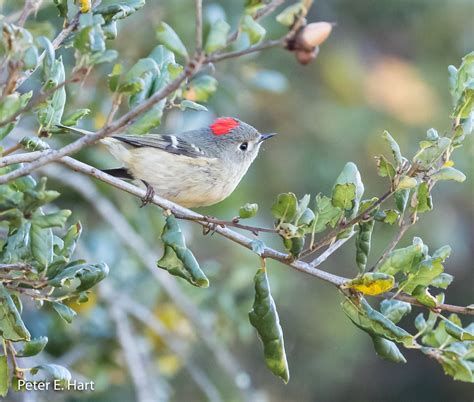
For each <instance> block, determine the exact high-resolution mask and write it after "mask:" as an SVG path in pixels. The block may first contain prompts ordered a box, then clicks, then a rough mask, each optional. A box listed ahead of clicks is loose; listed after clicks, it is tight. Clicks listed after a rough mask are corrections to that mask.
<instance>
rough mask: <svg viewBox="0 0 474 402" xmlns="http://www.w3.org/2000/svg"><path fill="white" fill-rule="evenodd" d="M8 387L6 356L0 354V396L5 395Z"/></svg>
mask: <svg viewBox="0 0 474 402" xmlns="http://www.w3.org/2000/svg"><path fill="white" fill-rule="evenodd" d="M8 388H10V371H9V369H8V359H7V356H5V355H1V356H0V396H1V397H3V398H4V397H5V396H6V395H7V394H8Z"/></svg>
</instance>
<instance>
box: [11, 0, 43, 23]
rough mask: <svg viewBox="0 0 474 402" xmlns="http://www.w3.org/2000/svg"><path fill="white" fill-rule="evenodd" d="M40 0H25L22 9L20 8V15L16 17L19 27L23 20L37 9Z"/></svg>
mask: <svg viewBox="0 0 474 402" xmlns="http://www.w3.org/2000/svg"><path fill="white" fill-rule="evenodd" d="M42 1H43V0H26V1H25V5H24V7H23V10H21V14H20V17H19V18H18V21H17V25H18V26H20V27H22V26H23V25H25V22H26V20H27V19H28V17H29V16H30V15H31V14H33V13H36V12H37V11H38V9H39V7H40V6H41V3H42Z"/></svg>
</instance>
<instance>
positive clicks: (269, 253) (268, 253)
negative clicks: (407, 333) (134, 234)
mask: <svg viewBox="0 0 474 402" xmlns="http://www.w3.org/2000/svg"><path fill="white" fill-rule="evenodd" d="M61 162H62V163H63V164H65V165H66V166H68V167H69V168H71V169H73V170H75V171H77V172H81V173H84V174H86V175H89V176H92V177H95V178H96V179H99V180H101V181H103V182H105V183H108V184H110V185H112V186H113V187H116V188H118V189H120V190H123V191H125V192H127V193H129V194H133V195H135V196H136V197H139V198H141V199H143V197H144V196H145V194H146V191H145V190H144V189H141V188H139V187H136V186H134V185H132V184H130V183H127V182H124V181H122V180H120V179H117V178H115V177H112V176H110V175H108V174H106V173H104V172H102V171H101V170H99V169H96V168H94V167H92V166H89V165H87V164H85V163H82V162H79V161H77V160H75V159H73V158H71V157H64V158H62V159H61ZM151 203H152V204H155V205H157V206H159V207H161V208H163V209H164V210H169V211H170V212H171V213H172V214H173V215H175V216H177V217H180V219H183V218H182V217H183V216H185V217H189V218H191V219H189V220H193V221H196V222H197V223H199V224H200V225H201V226H203V227H205V228H207V229H208V230H213V231H214V232H215V233H218V234H220V235H221V236H223V237H225V238H227V239H229V240H231V241H233V242H234V243H237V244H240V245H241V246H243V247H245V248H247V249H249V250H252V246H253V240H252V239H250V238H248V237H246V236H243V235H242V234H240V233H237V232H235V231H233V230H231V229H229V228H227V227H221V226H217V227H216V225H214V224H212V223H208V222H206V219H205V217H204V216H202V215H200V214H197V213H196V212H193V211H191V210H189V209H187V208H184V207H181V206H180V205H178V204H175V203H173V202H171V201H168V200H166V199H164V198H161V197H159V196H157V195H155V196H154V197H153V200H152V201H151ZM335 244H336V243H335ZM339 246H340V245H339ZM336 249H337V248H336ZM334 251H335V249H334V250H331V253H332V252H334ZM328 256H329V254H325V258H327V257H328ZM260 257H262V258H269V259H272V260H275V261H279V262H281V263H283V264H285V265H287V266H289V267H291V268H292V269H295V270H297V271H300V272H304V273H306V274H309V275H311V276H314V277H317V278H319V279H321V280H323V281H326V282H328V283H330V284H332V285H335V286H337V287H339V286H341V285H342V284H344V283H346V282H347V281H348V280H349V279H347V278H344V277H341V276H338V275H334V274H331V273H329V272H326V271H323V270H320V269H317V268H315V267H313V266H312V265H311V264H309V263H307V262H304V261H302V260H298V259H297V260H294V259H292V257H291V256H290V255H288V254H285V253H281V252H279V251H277V250H274V249H272V248H270V247H265V248H264V250H263V252H262V253H261V254H260ZM384 296H388V297H390V296H393V293H386V294H384ZM395 299H397V300H403V301H407V302H408V303H410V304H413V305H417V306H422V307H425V308H426V306H423V305H422V304H421V303H420V302H418V300H416V299H415V298H414V297H412V296H409V295H405V294H399V295H397V296H396V297H395ZM437 308H439V309H440V310H446V311H451V312H456V313H459V314H467V315H474V309H471V308H469V307H461V306H453V305H449V304H440V305H439V306H437Z"/></svg>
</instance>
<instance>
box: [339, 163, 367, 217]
mask: <svg viewBox="0 0 474 402" xmlns="http://www.w3.org/2000/svg"><path fill="white" fill-rule="evenodd" d="M340 185H343V186H342V187H340ZM351 185H353V186H354V189H352V186H351ZM363 194H364V184H363V183H362V179H361V177H360V173H359V170H358V169H357V166H356V165H355V163H353V162H348V163H346V165H345V166H344V169H342V172H341V173H340V174H339V176H338V178H337V179H336V183H335V185H334V187H333V193H332V202H333V205H334V206H335V207H339V208H341V209H345V210H346V211H348V210H350V211H351V213H350V214H348V217H349V218H353V217H354V216H355V215H356V214H357V211H358V210H359V203H360V200H361V199H362V195H363ZM352 196H353V197H352ZM351 198H352V199H351ZM335 203H336V204H335ZM349 204H350V205H349Z"/></svg>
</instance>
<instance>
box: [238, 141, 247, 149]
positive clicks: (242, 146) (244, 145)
mask: <svg viewBox="0 0 474 402" xmlns="http://www.w3.org/2000/svg"><path fill="white" fill-rule="evenodd" d="M248 147H249V143H248V142H243V143H242V144H240V146H239V149H240V150H241V151H246V150H247V148H248Z"/></svg>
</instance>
